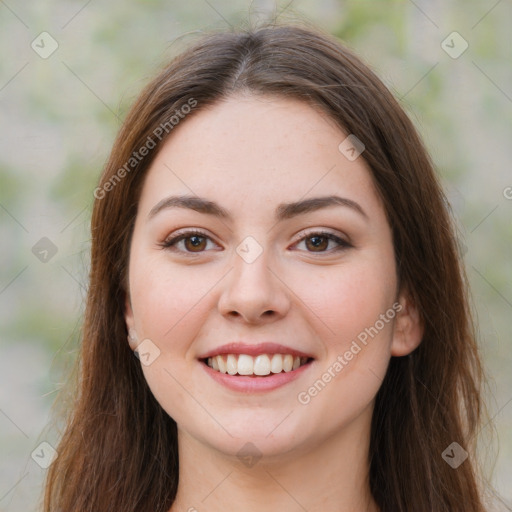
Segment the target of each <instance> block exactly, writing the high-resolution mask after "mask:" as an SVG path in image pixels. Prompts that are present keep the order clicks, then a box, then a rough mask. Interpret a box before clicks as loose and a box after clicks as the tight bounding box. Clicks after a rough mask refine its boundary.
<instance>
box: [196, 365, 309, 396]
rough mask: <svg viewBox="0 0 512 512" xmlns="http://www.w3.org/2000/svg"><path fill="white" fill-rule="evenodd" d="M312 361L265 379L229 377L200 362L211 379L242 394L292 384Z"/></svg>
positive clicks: (241, 376) (243, 376)
mask: <svg viewBox="0 0 512 512" xmlns="http://www.w3.org/2000/svg"><path fill="white" fill-rule="evenodd" d="M311 363H312V361H309V362H308V363H306V364H305V365H303V366H301V367H299V368H297V369H296V370H293V371H291V372H281V373H274V374H272V375H268V376H265V377H260V376H256V377H250V376H247V375H229V373H221V372H218V371H217V370H213V369H212V368H210V367H209V366H208V365H207V364H205V363H203V362H202V361H200V364H201V366H203V368H204V369H205V371H206V373H207V374H208V375H210V377H211V378H212V379H214V380H216V381H217V382H218V383H219V384H222V385H223V386H226V387H227V388H229V389H232V390H233V391H240V392H242V393H258V392H262V391H263V392H265V391H272V390H273V389H277V388H279V387H281V386H284V385H285V384H287V383H288V382H291V381H293V380H295V379H297V378H298V377H300V376H301V375H303V374H304V372H305V371H307V370H308V368H309V367H310V366H311Z"/></svg>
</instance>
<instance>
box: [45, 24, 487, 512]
mask: <svg viewBox="0 0 512 512" xmlns="http://www.w3.org/2000/svg"><path fill="white" fill-rule="evenodd" d="M236 91H249V92H251V93H253V94H265V95H268V94H270V95H277V96H280V97H292V98H295V99H299V100H301V101H305V102H309V103H310V104H312V105H314V106H316V107H317V108H320V109H322V110H323V111H324V112H325V113H327V115H329V116H330V117H331V118H332V119H333V120H334V121H335V122H336V123H338V125H339V126H340V128H342V129H343V131H345V132H346V133H350V134H355V135H356V136H357V138H358V139H360V140H361V141H362V142H363V143H364V145H365V151H364V154H363V156H364V158H365V160H366V161H367V163H368V164H369V166H370V168H371V172H372V177H373V180H374V183H375V185H376V188H377V190H378V192H379V194H380V196H381V197H382V200H383V202H384V205H385V209H386V214H387V217H388V220H389V223H390V226H391V228H392V233H393V240H394V248H395V256H396V262H397V269H398V279H399V282H400V284H401V286H403V287H406V288H407V289H408V290H409V292H410V294H411V297H412V299H413V300H414V302H415V303H416V304H417V305H418V307H419V310H420V313H421V316H422V320H423V322H424V326H425V330H424V337H423V340H422V343H421V344H420V346H419V347H418V348H417V349H416V350H415V351H414V352H413V353H412V354H411V355H410V356H407V357H400V358H395V357H393V358H392V359H391V362H390V366H389V368H388V371H387V374H386V377H385V379H384V381H383V383H382V386H381V388H380V390H379V392H378V394H377V397H376V401H375V409H374V413H373V420H372V428H371V438H370V453H369V467H370V474H369V482H370V487H371V492H372V494H373V496H374V499H375V500H376V502H377V504H378V505H379V507H380V509H381V511H382V512H401V511H402V512H405V511H407V512H410V511H411V510H414V511H415V512H422V511H424V512H427V511H428V512H433V511H434V512H442V511H446V512H448V511H450V512H482V511H483V510H484V507H483V504H482V497H481V492H480V488H479V487H480V486H479V478H478V475H477V471H476V470H475V467H476V463H475V460H474V459H473V453H474V441H475V439H476V433H477V429H478V426H479V422H480V416H481V412H482V403H481V392H480V386H481V382H482V375H483V374H482V367H481V363H480V360H479V356H478V352H477V347H476V343H475V335H474V327H473V321H472V319H471V313H470V308H469V306H468V296H467V282H466V277H465V273H464V269H463V265H462V264H461V261H460V257H459V255H458V251H457V247H456V243H455V236H454V228H453V225H452V220H451V217H450V214H449V206H448V203H447V201H446V199H445V196H444V195H443V192H442V190H441V187H440V185H439V182H438V178H437V177H436V174H435V171H434V169H433V165H432V163H431V161H430V159H429V157H428V155H427V152H426V150H425V148H424V146H423V144H422V142H421V140H420V138H419V136H418V134H417V132H416V130H415V128H414V126H413V124H412V123H411V121H410V120H409V118H408V117H407V115H406V114H405V113H404V111H403V110H402V108H401V107H400V105H399V104H398V102H397V101H396V100H395V99H394V98H393V96H392V95H391V93H390V92H389V91H388V90H387V88H386V87H385V86H384V85H383V83H382V82H381V81H380V80H379V79H378V78H377V77H376V76H375V75H374V74H373V72H372V71H370V69H369V68H368V67H367V66H366V65H364V64H363V63H362V62H361V61H360V60H359V58H357V57H356V56H355V55H354V54H353V53H352V52H351V51H349V50H348V49H347V48H346V47H344V46H343V45H342V44H340V42H339V41H338V40H336V39H335V38H334V37H332V36H330V35H328V34H324V33H322V32H321V31H319V30H318V29H312V28H310V27H307V26H299V25H297V24H289V23H285V24H276V23H273V24H267V25H265V26H263V27H260V28H258V29H251V30H238V31H232V32H222V33H210V34H207V35H205V36H202V37H201V39H200V40H199V41H196V42H195V43H194V44H193V45H192V46H191V47H189V48H188V49H187V50H186V51H184V52H182V53H181V54H180V55H179V56H178V57H176V58H174V59H173V60H172V61H171V62H170V64H168V65H167V66H166V67H165V68H164V69H163V71H161V73H159V74H158V76H157V77H156V78H155V79H154V80H152V81H151V83H150V84H149V85H147V86H146V88H145V89H144V90H143V91H142V93H141V94H140V96H139V98H138V99H137V101H136V102H135V104H134V105H133V106H132V108H131V110H130V112H129V113H128V115H127V117H126V120H125V122H124V124H123V126H122V128H121V130H120V132H119V134H118V136H117V139H116V141H115V143H114V146H113V149H112V152H111V155H110V158H109V160H108V163H107V165H106V167H105V169H104V171H103V174H102V176H101V179H100V183H99V186H98V188H97V189H96V191H95V197H96V200H95V203H94V210H93V214H92V225H91V231H92V249H91V251H92V252H91V270H90V286H89V291H88V297H87V305H86V312H85V320H84V327H83V334H82V337H83V339H82V343H81V351H80V357H79V359H78V361H77V368H78V372H77V376H78V380H77V383H76V385H77V394H76V398H75V403H74V405H73V407H72V410H71V411H70V413H69V416H68V420H67V423H66V428H65V432H64V433H63V436H62V439H61V441H60V444H59V445H58V447H57V451H58V453H59V455H58V457H57V459H56V460H55V462H54V463H53V465H52V466H51V467H50V469H49V472H48V476H47V482H46V489H45V497H44V510H45V511H46V512H50V511H56V510H66V511H71V510H72V511H73V512H86V511H94V512H107V511H121V510H122V511H123V512H131V511H133V512H135V511H137V512H146V511H147V512H166V511H168V509H169V508H170V507H171V505H172V503H173V501H174V499H175V495H176V491H177V485H178V474H179V467H178V450H177V429H176V423H175V422H174V420H173V419H172V418H171V417H169V415H168V414H167V413H166V412H165V411H164V410H163V409H162V408H161V406H160V405H159V404H158V402H157V401H156V399H155V398H154V396H153V394H152V393H151V391H150V389H149V387H148V386H147V384H146V381H145V379H144V376H143V373H142V371H141V367H140V363H139V361H138V360H137V359H136V358H135V357H134V356H133V353H132V351H131V349H130V347H129V345H128V343H127V340H126V337H127V331H126V325H125V321H124V304H125V297H126V290H127V287H126V279H127V264H128V258H129V244H130V238H131V233H132V230H133V226H134V220H135V216H136V214H137V202H138V197H139V194H140V190H141V186H142V183H143V178H144V175H145V173H146V171H147V169H148V167H149V166H150V164H151V162H152V160H153V159H154V157H155V155H156V153H157V152H158V150H159V148H161V147H162V144H163V143H164V142H165V140H166V137H168V136H172V126H173V122H169V120H170V119H171V117H172V116H178V117H179V118H180V120H179V122H186V117H185V118H183V117H184V116H183V112H187V109H186V108H185V106H186V105H188V106H189V108H188V110H192V112H190V113H188V115H191V116H193V115H194V110H195V111H197V110H200V109H202V108H204V107H205V106H207V105H211V104H213V103H215V102H216V101H218V100H220V99H222V98H225V97H227V96H229V95H231V94H233V93H234V92H236ZM191 105H192V107H190V106H191ZM180 113H181V115H179V114H180ZM182 118H183V119H182ZM175 119H177V117H175ZM162 126H165V127H166V129H165V130H162V128H161V127H162ZM159 127H160V130H159V131H158V129H159ZM156 133H158V134H159V137H158V136H157V135H156ZM150 139H151V140H152V142H153V143H154V145H155V147H154V148H152V149H150V150H149V152H148V154H147V155H146V156H144V157H143V158H140V160H139V159H138V158H137V161H135V160H130V159H133V158H134V153H136V152H138V150H139V149H140V148H141V147H143V146H148V145H149V142H148V141H149V140H150ZM121 169H124V172H123V171H122V170H121ZM453 442H456V443H458V445H460V447H462V448H463V449H465V450H466V451H468V452H469V453H470V457H469V458H468V459H467V460H466V461H465V462H463V463H462V464H461V465H460V466H459V467H458V468H456V469H454V468H452V467H451V466H450V465H449V464H448V463H447V462H446V461H445V458H443V456H442V454H443V452H445V450H446V449H447V448H448V447H449V446H450V445H451V444H452V443H453ZM449 453H453V452H449Z"/></svg>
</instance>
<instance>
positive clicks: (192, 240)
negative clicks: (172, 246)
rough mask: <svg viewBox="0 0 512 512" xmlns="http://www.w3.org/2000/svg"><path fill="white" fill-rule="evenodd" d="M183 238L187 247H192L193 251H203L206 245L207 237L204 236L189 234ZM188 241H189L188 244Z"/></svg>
mask: <svg viewBox="0 0 512 512" xmlns="http://www.w3.org/2000/svg"><path fill="white" fill-rule="evenodd" d="M182 240H184V242H185V248H186V249H187V250H189V249H190V251H191V252H201V251H202V250H203V249H205V247H206V237H204V236H198V235H193V236H187V237H183V238H182ZM187 242H189V243H188V244H187Z"/></svg>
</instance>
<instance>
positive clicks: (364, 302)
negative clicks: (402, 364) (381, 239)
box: [294, 254, 396, 350]
mask: <svg viewBox="0 0 512 512" xmlns="http://www.w3.org/2000/svg"><path fill="white" fill-rule="evenodd" d="M391 261H392V260H391ZM389 262H390V259H389V258H384V257H380V258H379V257H378V255H375V256H373V255H371V254H370V255H368V256H365V257H361V258H358V257H354V258H353V260H351V261H350V262H348V261H347V264H346V265H340V267H339V268H336V269H335V268H328V269H322V270H319V271H317V272H314V271H312V272H311V275H310V278H309V279H306V280H305V279H296V280H295V282H296V283H298V284H297V285H296V286H294V292H295V293H296V294H297V295H298V296H299V297H300V298H301V300H302V301H303V302H304V304H305V305H306V306H308V308H309V309H310V310H311V311H313V312H314V313H315V316H314V317H312V318H316V320H315V323H316V324H317V325H318V328H319V334H321V336H322V337H323V338H324V340H326V341H328V342H329V348H330V349H336V350H343V349H344V348H345V346H346V345H347V343H349V344H350V341H351V340H353V339H356V338H357V336H358V335H359V334H360V333H363V332H366V331H365V330H366V329H368V328H371V327H372V326H374V325H375V323H376V321H378V320H379V318H380V315H381V314H386V312H387V311H388V310H389V308H391V306H392V305H393V303H394V300H395V288H396V279H395V269H394V266H393V265H392V264H390V263H389ZM388 316H389V315H388ZM393 316H394V315H393ZM391 325H392V322H390V321H388V322H385V325H384V326H383V325H381V322H379V324H378V328H379V329H378V330H379V331H382V334H383V335H386V336H387V337H388V338H389V336H390V332H391ZM363 337H364V336H363Z"/></svg>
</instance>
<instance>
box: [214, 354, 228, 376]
mask: <svg viewBox="0 0 512 512" xmlns="http://www.w3.org/2000/svg"><path fill="white" fill-rule="evenodd" d="M214 359H217V366H218V367H219V372H221V373H227V372H228V367H227V366H226V361H225V360H224V358H223V357H222V356H217V357H215V358H214ZM214 370H215V368H214Z"/></svg>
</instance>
